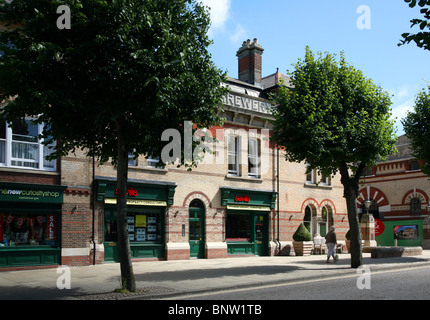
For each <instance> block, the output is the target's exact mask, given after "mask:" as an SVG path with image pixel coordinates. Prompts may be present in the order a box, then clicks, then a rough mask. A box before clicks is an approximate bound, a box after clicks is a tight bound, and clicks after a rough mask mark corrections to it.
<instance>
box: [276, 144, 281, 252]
mask: <svg viewBox="0 0 430 320" xmlns="http://www.w3.org/2000/svg"><path fill="white" fill-rule="evenodd" d="M276 161H277V164H276V189H277V191H278V196H277V197H276V202H277V207H278V218H277V219H278V238H277V241H278V246H279V249H278V254H279V255H281V242H280V241H279V220H280V219H279V197H280V193H279V146H277V148H276Z"/></svg>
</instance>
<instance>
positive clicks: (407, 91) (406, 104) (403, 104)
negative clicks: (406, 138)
mask: <svg viewBox="0 0 430 320" xmlns="http://www.w3.org/2000/svg"><path fill="white" fill-rule="evenodd" d="M389 93H390V95H392V102H393V104H392V105H391V109H392V119H395V127H396V129H397V134H398V135H402V134H404V130H403V126H402V124H401V120H402V119H403V118H405V117H406V115H407V113H408V111H413V109H414V105H415V94H416V92H415V91H413V90H411V88H410V87H409V85H403V86H401V87H399V88H398V89H391V90H389Z"/></svg>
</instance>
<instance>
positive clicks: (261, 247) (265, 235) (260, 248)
mask: <svg viewBox="0 0 430 320" xmlns="http://www.w3.org/2000/svg"><path fill="white" fill-rule="evenodd" d="M267 219H268V215H267V214H261V213H255V214H254V254H255V255H257V256H267V255H268V250H269V228H268V221H267Z"/></svg>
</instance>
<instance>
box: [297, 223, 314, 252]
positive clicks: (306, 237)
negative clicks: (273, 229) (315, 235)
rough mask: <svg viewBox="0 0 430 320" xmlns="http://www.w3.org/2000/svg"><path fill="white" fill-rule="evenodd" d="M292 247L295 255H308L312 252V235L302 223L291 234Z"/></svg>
mask: <svg viewBox="0 0 430 320" xmlns="http://www.w3.org/2000/svg"><path fill="white" fill-rule="evenodd" d="M293 247H294V252H295V253H296V256H309V255H310V254H311V252H312V247H313V242H312V236H311V234H310V232H309V230H308V229H307V228H306V227H305V225H304V224H303V223H301V224H300V226H299V227H298V228H297V230H296V232H295V233H294V234H293Z"/></svg>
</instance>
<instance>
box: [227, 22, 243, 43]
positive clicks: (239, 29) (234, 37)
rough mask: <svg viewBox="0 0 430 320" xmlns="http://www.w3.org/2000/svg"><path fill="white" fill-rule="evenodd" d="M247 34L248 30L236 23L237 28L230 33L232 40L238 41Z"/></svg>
mask: <svg viewBox="0 0 430 320" xmlns="http://www.w3.org/2000/svg"><path fill="white" fill-rule="evenodd" d="M245 36H246V30H245V28H244V27H243V26H242V25H241V24H237V25H236V30H235V32H234V33H232V34H231V35H230V40H231V41H233V42H238V41H239V40H243V39H244V38H245Z"/></svg>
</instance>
